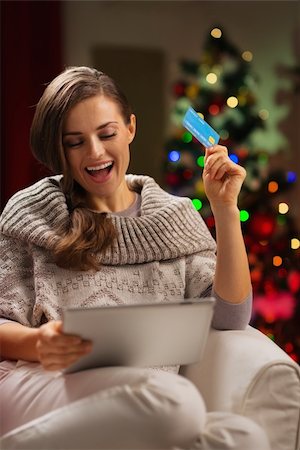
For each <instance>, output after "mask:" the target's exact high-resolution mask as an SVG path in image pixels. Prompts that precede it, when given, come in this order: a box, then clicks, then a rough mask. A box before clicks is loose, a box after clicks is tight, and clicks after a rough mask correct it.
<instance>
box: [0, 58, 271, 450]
mask: <svg viewBox="0 0 300 450" xmlns="http://www.w3.org/2000/svg"><path fill="white" fill-rule="evenodd" d="M135 129H136V120H135V116H134V114H133V113H132V111H131V108H130V106H129V104H128V102H127V100H126V97H125V96H124V94H122V92H121V91H120V89H119V88H118V86H117V85H116V84H115V82H114V81H113V80H112V79H111V78H110V77H108V76H107V75H105V74H103V73H102V72H99V71H97V70H95V69H92V68H88V67H71V68H68V69H66V70H65V71H64V72H62V73H61V74H59V75H58V76H57V77H56V78H55V79H54V80H53V81H52V82H51V83H50V84H49V85H48V86H47V88H46V89H45V91H44V94H43V96H42V97H41V99H40V101H39V103H38V105H37V108H36V112H35V116H34V120H33V123H32V128H31V145H32V150H33V153H34V155H35V156H36V158H37V159H38V160H39V161H40V162H42V163H43V164H44V165H45V166H47V167H48V168H49V169H51V170H52V172H53V173H54V175H52V176H50V177H46V178H44V179H42V180H40V181H39V182H37V183H35V184H34V185H32V186H29V187H28V188H26V189H24V190H23V191H20V192H18V193H16V194H15V195H14V196H13V197H12V198H11V199H10V200H9V202H8V203H7V205H6V207H5V209H4V211H3V213H2V215H1V218H0V281H1V283H0V350H1V357H2V359H3V360H4V361H3V362H1V364H0V396H1V400H2V404H3V408H1V411H0V430H1V432H2V433H5V436H4V437H3V441H2V442H0V445H1V448H3V449H10V448H15V449H17V448H20V449H23V450H24V449H30V450H33V449H41V448H45V445H46V446H47V448H51V449H67V448H69V449H80V450H83V449H86V448H98V449H101V448H102V449H119V448H122V449H128V450H129V449H131V450H134V449H139V450H142V449H150V448H152V449H153V448H161V449H163V448H164V449H167V448H174V447H176V448H179V447H180V448H182V449H191V450H192V449H195V450H196V449H199V450H200V449H204V448H205V450H215V449H217V448H218V449H221V448H222V450H223V449H224V450H226V449H227V450H229V449H234V448H241V449H245V450H246V449H254V448H255V449H256V450H268V448H269V446H268V442H267V438H266V435H265V433H264V431H263V430H262V429H261V428H260V427H259V426H258V425H256V424H255V423H254V422H252V421H251V420H250V419H246V418H245V417H241V416H238V415H234V414H227V413H222V412H217V413H216V414H214V413H207V412H206V409H205V405H204V401H203V399H202V396H201V394H200V393H199V392H198V391H197V389H196V387H195V386H194V385H193V384H192V383H191V382H189V381H188V380H187V379H185V378H183V377H182V376H180V375H178V371H179V367H178V366H171V367H170V366H168V367H166V366H162V367H158V368H155V370H153V368H150V367H147V368H142V367H105V368H103V367H100V368H96V369H90V370H86V371H83V372H78V373H65V372H64V371H63V369H66V368H68V367H70V366H71V365H72V364H73V363H75V362H76V361H78V360H79V359H80V358H82V357H83V356H84V355H87V354H88V353H89V352H90V351H91V348H92V345H93V343H92V342H89V341H86V340H85V339H84V336H75V335H70V334H67V333H65V332H64V329H63V323H62V319H63V311H64V309H65V308H91V307H97V308H101V307H103V306H114V307H117V306H119V305H130V304H138V303H140V304H149V303H172V302H173V301H178V300H179V301H181V302H184V301H187V299H193V300H194V301H197V300H198V301H202V299H203V298H205V297H211V296H213V297H215V299H216V301H215V309H214V314H213V320H212V326H213V327H215V328H219V329H243V328H245V327H246V325H247V324H248V322H249V319H250V316H251V301H252V296H251V284H250V275H249V268H248V262H247V255H246V251H245V246H244V242H243V237H242V232H241V226H240V218H239V210H238V207H237V198H238V194H239V192H240V188H241V185H242V182H243V180H244V177H245V173H244V169H243V168H242V167H240V166H238V164H235V163H234V162H232V161H231V160H230V158H229V157H228V152H227V149H226V147H223V146H219V145H215V146H213V147H210V148H207V149H206V154H205V161H206V164H205V169H204V173H203V183H204V186H205V191H206V194H207V196H208V198H209V201H210V203H211V207H212V211H213V213H214V216H215V222H216V230H217V245H216V243H215V241H214V239H213V238H212V236H211V234H210V233H209V231H208V229H207V227H206V225H205V223H204V221H203V219H202V218H201V216H200V215H199V214H198V212H197V211H196V210H195V208H194V207H193V205H192V202H191V200H190V199H188V198H181V197H176V196H173V195H170V194H169V193H167V192H165V191H164V190H163V189H162V188H161V187H160V186H159V185H158V184H157V183H156V182H155V181H154V180H153V179H152V178H150V177H148V176H144V175H133V174H127V173H126V172H127V169H128V164H129V160H130V149H129V146H130V144H131V142H132V140H133V139H134V136H135ZM216 250H217V252H216ZM147 317H148V316H147ZM147 320H149V319H147ZM86 325H87V327H88V326H89V323H87V324H86ZM209 325H210V322H209V323H208V324H207V326H209ZM167 332H168V330H167V329H166V333H167ZM155 337H156V336H154V335H153V340H154V339H155ZM106 344H107V346H108V347H109V342H107V343H106V342H105V343H104V345H106ZM159 344H160V343H159ZM179 363H180V361H179ZM224 436H225V437H226V439H225V441H226V442H225V441H224ZM227 438H228V439H227Z"/></svg>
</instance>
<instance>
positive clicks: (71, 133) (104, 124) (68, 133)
mask: <svg viewBox="0 0 300 450" xmlns="http://www.w3.org/2000/svg"><path fill="white" fill-rule="evenodd" d="M112 123H116V124H117V123H118V122H116V121H110V122H106V123H103V124H102V125H99V127H97V128H96V131H98V130H101V129H102V128H105V127H107V126H108V125H110V124H112ZM81 134H84V133H82V132H81V131H67V132H66V133H63V137H64V136H78V135H81Z"/></svg>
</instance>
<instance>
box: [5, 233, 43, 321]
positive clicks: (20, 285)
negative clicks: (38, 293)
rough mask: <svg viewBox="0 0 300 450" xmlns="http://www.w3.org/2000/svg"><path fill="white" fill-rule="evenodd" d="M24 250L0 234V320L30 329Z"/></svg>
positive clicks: (30, 288)
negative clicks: (14, 322) (13, 322)
mask: <svg viewBox="0 0 300 450" xmlns="http://www.w3.org/2000/svg"><path fill="white" fill-rule="evenodd" d="M34 299H35V290H34V284H33V268H32V258H31V256H30V253H29V251H28V246H27V245H26V244H24V242H21V241H19V240H17V239H13V238H11V237H7V236H5V235H3V234H0V317H1V318H2V319H9V320H12V321H16V322H19V323H21V324H22V325H26V326H32V324H31V322H32V313H33V308H34V303H35V300H34Z"/></svg>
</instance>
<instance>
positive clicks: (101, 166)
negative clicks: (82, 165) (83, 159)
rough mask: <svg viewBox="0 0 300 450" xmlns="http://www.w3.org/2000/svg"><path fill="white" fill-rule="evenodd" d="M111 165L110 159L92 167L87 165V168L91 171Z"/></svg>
mask: <svg viewBox="0 0 300 450" xmlns="http://www.w3.org/2000/svg"><path fill="white" fill-rule="evenodd" d="M111 165H112V161H110V162H107V163H104V164H101V165H100V166H94V167H87V170H90V171H93V170H101V169H105V168H106V167H109V166H111Z"/></svg>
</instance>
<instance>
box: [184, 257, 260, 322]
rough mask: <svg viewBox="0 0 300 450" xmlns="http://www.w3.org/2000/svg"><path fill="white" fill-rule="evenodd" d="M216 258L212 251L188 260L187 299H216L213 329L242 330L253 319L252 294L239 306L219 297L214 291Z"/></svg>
mask: <svg viewBox="0 0 300 450" xmlns="http://www.w3.org/2000/svg"><path fill="white" fill-rule="evenodd" d="M215 267H216V257H215V253H214V252H213V251H212V250H209V249H208V250H207V251H205V252H201V253H195V254H194V255H191V256H189V257H187V259H186V298H193V299H196V298H203V297H214V298H215V300H216V303H215V308H214V315H213V319H212V327H213V328H215V329H217V330H242V329H245V328H246V326H247V325H248V323H249V321H250V318H251V309H252V292H250V293H249V295H248V296H247V297H246V298H245V299H244V300H243V301H242V302H241V303H238V304H233V303H230V302H228V301H226V300H224V299H222V298H221V297H219V296H218V295H217V294H216V293H215V292H214V290H213V281H214V274H215Z"/></svg>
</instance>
